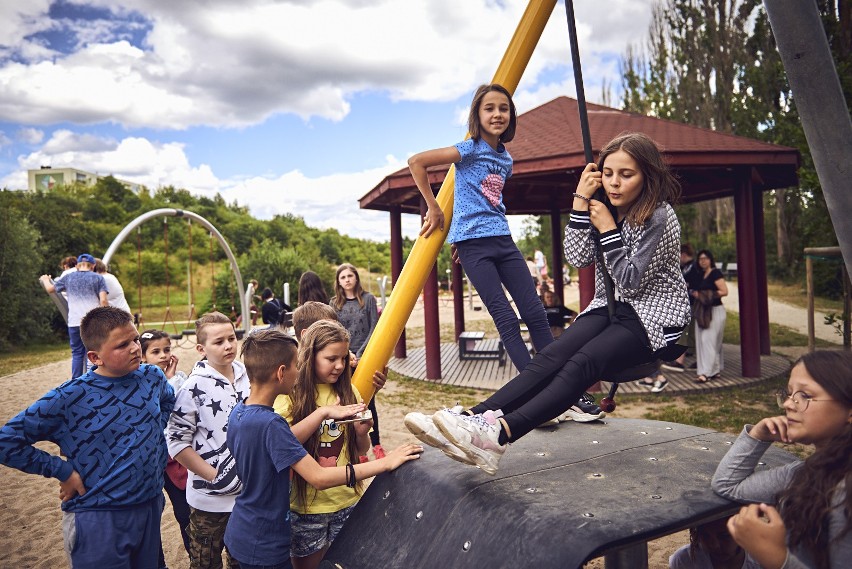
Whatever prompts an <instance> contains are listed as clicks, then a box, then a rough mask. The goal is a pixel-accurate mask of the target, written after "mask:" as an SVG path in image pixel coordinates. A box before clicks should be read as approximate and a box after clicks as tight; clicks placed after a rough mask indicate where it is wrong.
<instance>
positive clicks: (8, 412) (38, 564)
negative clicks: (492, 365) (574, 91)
mask: <svg viewBox="0 0 852 569" xmlns="http://www.w3.org/2000/svg"><path fill="white" fill-rule="evenodd" d="M572 288H573V291H574V294H576V287H572ZM566 292H569V291H566ZM569 294H570V292H569ZM441 304H442V306H441V315H440V318H441V321H442V322H446V323H449V322H452V307H451V306H449V303H447V305H444V303H441ZM466 318H468V319H480V318H485V319H487V318H489V317H488V315H487V312H485V311H484V310H482V311H467V313H466ZM422 323H423V319H422V303H418V306H417V307H416V308H415V311H414V313H413V314H412V318H411V319H410V320H409V325H410V326H422V325H423V324H422ZM176 354H177V355H178V357H179V358H180V366H179V368H180V369H181V370H183V371H185V372H189V371H190V369H191V368H192V365H193V364H194V363H195V361H196V360H197V354H196V352H195V350H194V345H192V344H189V343H188V342H185V343H184V345H183V346H181V347H178V348H177V349H176ZM70 367H71V366H70V358H69V359H66V360H63V361H59V362H56V363H53V364H49V365H46V366H42V367H40V368H36V369H33V370H28V371H25V372H20V373H16V374H13V375H7V376H4V377H0V387H2V389H0V422H2V423H5V422H6V421H8V420H9V419H10V418H11V417H13V416H14V415H15V414H17V413H18V412H19V411H21V410H22V409H24V408H25V407H27V406H28V405H30V404H31V403H32V402H34V401H36V400H37V399H38V398H39V397H40V396H41V395H43V394H44V393H45V392H47V391H48V390H50V389H51V388H53V387H54V386H56V385H58V384H59V383H61V382H62V378H64V377H66V376H67V374H68V372H69V370H70ZM403 389H405V388H404V387H400V386H399V385H395V384H392V383H391V384H389V385H388V386H386V388H385V390H384V391H383V392H380V394H379V396H378V399H377V403H378V408H379V413H380V418H381V433H382V443H383V445H384V446H385V447H386V448H388V449H392V448H395V447H396V446H398V445H399V444H402V443H403V442H406V441H409V440H413V437H411V435H410V434H409V433H408V432H407V431H406V430H405V427H404V426H403V423H402V418H403V416H404V415H405V413H407V412H409V411H412V410H415V409H408V408H403V406H401V405H393V404H391V403H389V400H390V399H397V400H399V399H404V398H399V397H397V398H394V397H391V396H392V395H394V394H395V393H396V394H399V390H403ZM443 405H446V401H441V399H440V396H436V397H435V400H434V401H424V400H423V399H422V397H421V398H420V399H419V400H418V401H417V406H418V409H430V408H439V407H441V406H443ZM644 412H645V408H644V407H643V406H642V405H639V404H633V405H630V404H623V405H620V406H619V410H618V413H617V416H619V417H641V416H642V415H643V413H644ZM38 446H39V448H42V449H44V450H47V451H48V452H53V453H55V452H56V451H57V447H56V446H55V445H53V444H51V443H39V445H38ZM58 492H59V485H58V482H57V481H56V480H54V479H48V478H42V477H40V476H33V475H28V474H23V473H21V472H19V471H17V470H13V469H10V468H6V467H2V466H0V528H2V529H0V569H6V568H16V569H18V568H22V569H24V568H43V569H48V568H50V569H53V568H57V567H67V562H66V559H65V554H64V551H63V548H62V530H61V520H62V514H61V511H60V508H59V503H60V502H59V497H58ZM162 536H163V548H164V551H165V555H166V561H167V563H168V566H169V567H171V568H172V569H184V568H187V567H188V566H189V562H188V558H187V555H186V552H185V551H184V549H183V544H182V542H181V539H180V533H179V530H178V527H177V524H176V522H175V520H174V517H173V515H172V512H171V507H170V505H169V504H168V500H167V502H166V511H165V512H164V514H163V523H162ZM687 542H688V536H687V534H686V533H685V532H680V533H678V534H674V535H672V536H668V537H665V538H662V539H660V540H657V541H654V542H651V543H649V567H650V568H652V569H654V568H665V567H667V566H668V556H669V555H670V554H671V553H673V552H674V550H675V549H677V548H678V547H679V546H681V545H683V544H685V543H687ZM589 566H590V567H595V568H597V567H603V562H602V560H600V559H598V560H593V561H592V562H591V563H590V564H589ZM388 569H390V568H388Z"/></svg>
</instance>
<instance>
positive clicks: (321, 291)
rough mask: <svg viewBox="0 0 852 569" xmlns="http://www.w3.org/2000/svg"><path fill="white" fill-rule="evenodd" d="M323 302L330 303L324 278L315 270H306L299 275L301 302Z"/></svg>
mask: <svg viewBox="0 0 852 569" xmlns="http://www.w3.org/2000/svg"><path fill="white" fill-rule="evenodd" d="M311 301H316V302H322V303H323V304H328V293H327V292H325V287H324V286H323V284H322V279H321V278H319V275H318V274H316V273H315V272H313V271H305V272H304V273H302V276H301V277H299V304H300V305H301V304H305V303H306V302H311Z"/></svg>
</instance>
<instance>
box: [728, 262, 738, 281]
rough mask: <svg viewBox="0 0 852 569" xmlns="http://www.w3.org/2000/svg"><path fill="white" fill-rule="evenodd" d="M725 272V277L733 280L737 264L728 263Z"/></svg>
mask: <svg viewBox="0 0 852 569" xmlns="http://www.w3.org/2000/svg"><path fill="white" fill-rule="evenodd" d="M725 272H726V273H727V277H728V278H729V279H730V278H734V277H736V276H737V264H736V263H728V266H727V267H726V268H725Z"/></svg>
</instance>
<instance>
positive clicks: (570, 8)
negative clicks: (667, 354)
mask: <svg viewBox="0 0 852 569" xmlns="http://www.w3.org/2000/svg"><path fill="white" fill-rule="evenodd" d="M565 12H566V15H567V17H568V37H569V38H570V40H571V64H572V65H573V67H574V84H575V86H576V88H577V109H578V110H579V112H580V132H581V133H582V136H583V151H584V152H585V155H586V163H587V164H588V163H590V162H594V160H595V159H594V156H593V155H592V135H591V133H590V132H589V114H588V111H587V110H586V93H585V90H584V89H583V69H582V67H581V66H580V47H579V45H578V44H577V26H576V25H575V23H574V2H573V0H565ZM602 194H603V188H600V189H598V191H597V192H595V198H596V199H598V200H600V201H604V196H603V195H602ZM592 233H593V234H594V236H595V243H597V246H598V257H599V259H598V262H599V263H601V267H600V271H601V275H603V282H604V290H605V291H606V304H607V309H608V311H609V315H610V316H612V315H614V314H615V291H614V290H613V288H614V287H613V284H612V277H610V275H609V273H607V272H606V268H605V267H604V265H603V254H602V252H601V244H600V235H599V234H598V232H597V231H595V230H594V228H592Z"/></svg>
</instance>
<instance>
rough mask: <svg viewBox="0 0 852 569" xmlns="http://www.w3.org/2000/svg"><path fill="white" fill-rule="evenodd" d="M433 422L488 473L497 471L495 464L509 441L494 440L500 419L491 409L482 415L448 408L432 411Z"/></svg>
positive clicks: (498, 429) (498, 431)
mask: <svg viewBox="0 0 852 569" xmlns="http://www.w3.org/2000/svg"><path fill="white" fill-rule="evenodd" d="M432 421H433V422H434V423H435V426H437V427H438V429H439V430H440V431H441V433H443V435H444V436H445V437H447V440H448V441H450V443H452V444H453V445H455V446H456V448H458V449H460V450H461V451H462V452H464V453H465V454H466V455H467V457H468V458H470V459H472V460H473V461H474V462H475V463H476V465H477V466H478V467H479V468H481V469H482V470H483V471H485V472H486V473H487V474H492V475H493V474H495V473H496V472H497V464H498V463H499V462H500V459H501V458H502V457H503V453H504V452H506V447H507V446H508V445H501V444H499V443H498V442H497V441H498V440H499V437H500V422H499V421H498V420H497V417H496V416H495V415H494V413H493V412H492V411H486V412H485V413H482V414H481V415H473V416H468V415H457V414H454V413H448V412H447V410H442V411H438V412H437V413H435V414H434V415H432Z"/></svg>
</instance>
